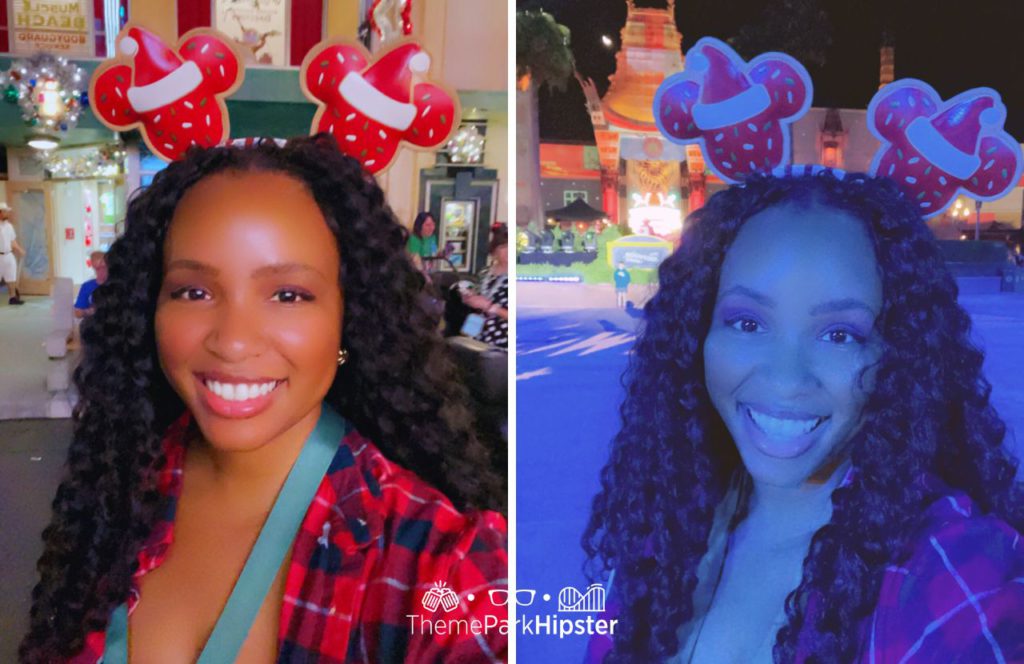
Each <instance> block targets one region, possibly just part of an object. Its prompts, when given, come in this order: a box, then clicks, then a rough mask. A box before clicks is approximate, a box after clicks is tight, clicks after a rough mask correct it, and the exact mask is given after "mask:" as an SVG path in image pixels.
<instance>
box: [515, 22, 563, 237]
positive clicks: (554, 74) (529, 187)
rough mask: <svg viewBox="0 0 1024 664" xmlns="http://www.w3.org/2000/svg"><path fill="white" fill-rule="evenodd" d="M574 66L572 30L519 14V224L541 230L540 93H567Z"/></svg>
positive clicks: (517, 33)
mask: <svg viewBox="0 0 1024 664" xmlns="http://www.w3.org/2000/svg"><path fill="white" fill-rule="evenodd" d="M574 68H575V62H574V61H573V57H572V51H571V50H570V49H569V28H567V27H565V26H564V25H559V24H558V23H557V22H555V19H554V17H553V16H551V14H548V13H546V12H544V11H543V10H538V11H520V12H517V13H516V78H517V79H518V80H517V85H516V118H517V124H518V125H519V126H518V127H517V128H516V220H517V224H519V225H522V224H523V222H524V220H525V222H526V224H527V225H529V226H532V227H533V228H534V230H536V231H538V232H539V230H540V229H542V228H543V223H542V222H543V206H542V204H541V198H540V124H539V121H538V118H537V93H538V91H539V90H540V88H541V87H542V86H545V85H547V86H549V87H550V88H553V89H556V90H557V89H564V88H565V84H566V82H567V81H568V80H569V77H570V76H571V75H572V73H573V71H574Z"/></svg>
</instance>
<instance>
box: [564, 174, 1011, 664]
mask: <svg viewBox="0 0 1024 664" xmlns="http://www.w3.org/2000/svg"><path fill="white" fill-rule="evenodd" d="M688 227H689V228H688V230H687V232H686V234H685V236H684V237H683V239H682V242H681V243H680V248H679V250H678V251H677V252H676V253H675V254H674V255H672V256H671V257H670V258H669V259H667V260H666V261H665V262H664V263H663V264H662V266H661V268H660V270H659V280H660V288H659V290H658V292H657V294H656V295H655V296H654V297H653V298H652V300H651V301H650V302H649V303H648V305H647V306H646V308H645V315H646V319H647V321H646V326H645V328H644V331H643V333H642V334H641V335H640V337H639V338H638V341H637V344H636V347H635V349H634V354H633V356H632V359H631V364H630V368H629V370H628V372H627V377H626V388H627V396H626V400H625V402H624V404H623V406H622V409H621V414H622V429H621V431H620V432H619V434H618V435H617V437H616V438H615V441H614V443H613V448H612V454H611V458H610V460H609V462H608V463H607V465H606V466H605V468H604V470H603V471H602V475H601V481H602V490H601V492H600V493H599V495H598V496H597V497H596V499H595V501H594V505H593V512H592V514H591V519H590V523H589V525H588V527H587V530H586V533H585V535H584V546H585V548H586V551H587V553H588V557H589V559H590V563H591V564H592V565H593V566H594V571H595V573H596V574H598V575H605V574H607V572H608V571H610V570H614V580H613V581H612V589H611V594H612V597H611V599H610V601H609V604H610V605H614V606H612V608H611V611H612V612H616V613H618V620H619V622H618V624H617V626H616V630H615V634H614V644H613V643H611V642H610V641H607V640H606V641H604V642H601V641H596V640H595V641H594V642H592V643H591V650H590V653H589V657H588V661H606V662H613V661H614V662H620V661H629V662H657V661H670V662H740V661H742V662H770V661H775V662H804V661H807V662H811V661H813V662H854V661H856V662H879V663H881V662H890V661H891V662H897V661H909V662H918V661H920V662H939V661H942V662H949V661H971V662H976V661H977V662H981V661H1007V662H1009V661H1021V659H1022V658H1024V586H1022V585H1021V584H1020V578H1022V577H1024V547H1022V546H1021V542H1020V538H1019V535H1018V531H1020V530H1022V529H1024V500H1022V498H1024V491H1022V486H1021V484H1020V483H1016V482H1015V480H1014V477H1015V471H1016V468H1017V460H1016V459H1015V458H1013V456H1012V455H1011V454H1010V452H1009V451H1008V450H1006V449H1005V448H1004V447H1003V439H1004V434H1005V430H1006V427H1005V425H1004V423H1003V421H1002V420H1001V419H1000V418H999V415H998V414H997V413H996V411H995V410H994V409H993V407H992V406H991V404H990V403H989V399H988V396H989V384H988V382H987V381H986V380H985V378H984V376H983V375H982V372H981V367H982V359H983V356H982V353H981V351H979V350H978V348H977V347H976V346H975V345H974V343H973V342H972V341H971V339H970V336H969V334H970V318H969V316H968V314H967V313H966V312H965V311H964V310H963V309H962V308H961V307H960V306H959V305H958V304H957V301H956V295H957V291H956V286H955V283H954V281H953V279H952V278H951V277H950V276H949V273H948V272H947V271H946V269H945V267H944V265H943V261H942V257H941V254H940V252H939V250H938V247H937V245H936V243H935V241H934V239H933V237H932V235H931V232H930V231H929V229H928V228H927V226H926V225H925V224H924V222H923V221H922V220H921V219H920V217H919V216H918V215H917V214H916V212H915V211H914V208H913V207H912V205H911V204H910V203H908V201H907V200H906V199H905V198H904V197H903V196H902V195H901V194H900V193H899V192H898V190H897V188H896V186H895V185H894V184H893V183H891V182H889V181H887V180H884V179H874V178H870V177H868V176H861V175H847V176H846V177H845V179H842V180H840V179H837V178H836V177H835V176H833V175H832V174H828V173H826V174H823V175H818V176H804V177H791V178H773V177H767V176H756V177H752V178H751V179H750V180H748V181H746V182H745V183H744V184H742V185H739V186H734V187H732V188H730V189H728V190H726V191H723V192H721V193H719V194H716V195H715V196H714V197H713V198H712V199H711V200H710V201H709V202H708V204H707V205H706V206H705V207H704V208H703V209H701V210H699V211H698V212H696V213H694V215H693V216H692V217H691V221H690V222H688Z"/></svg>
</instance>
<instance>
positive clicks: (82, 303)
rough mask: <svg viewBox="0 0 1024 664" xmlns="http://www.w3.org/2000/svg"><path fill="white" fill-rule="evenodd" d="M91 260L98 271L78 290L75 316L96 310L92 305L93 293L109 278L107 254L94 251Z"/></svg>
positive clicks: (90, 256) (78, 316)
mask: <svg viewBox="0 0 1024 664" xmlns="http://www.w3.org/2000/svg"><path fill="white" fill-rule="evenodd" d="M89 261H90V262H91V263H92V269H93V271H94V272H95V273H96V278H95V279H90V280H88V281H86V282H85V283H84V284H82V287H81V288H80V289H79V290H78V299H76V300H75V318H85V317H86V316H91V315H92V312H93V311H94V308H93V305H92V294H93V291H95V290H96V288H97V287H98V286H100V285H101V284H103V283H104V282H105V281H106V280H107V255H106V254H105V253H103V252H102V251H94V252H92V253H91V254H89Z"/></svg>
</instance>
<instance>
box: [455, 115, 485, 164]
mask: <svg viewBox="0 0 1024 664" xmlns="http://www.w3.org/2000/svg"><path fill="white" fill-rule="evenodd" d="M447 147H448V157H449V159H451V162H452V163H453V164H479V163H480V162H481V161H482V160H483V156H484V137H483V136H482V135H481V134H480V132H479V131H477V128H476V125H471V124H467V125H463V126H461V127H459V131H458V132H457V133H456V134H455V136H454V138H452V139H451V140H450V141H448V146H447Z"/></svg>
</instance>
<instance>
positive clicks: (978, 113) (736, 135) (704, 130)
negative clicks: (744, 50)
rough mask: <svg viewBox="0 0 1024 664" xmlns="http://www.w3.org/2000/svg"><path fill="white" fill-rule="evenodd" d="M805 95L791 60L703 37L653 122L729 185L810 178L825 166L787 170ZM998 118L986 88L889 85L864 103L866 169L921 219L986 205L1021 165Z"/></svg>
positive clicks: (662, 94)
mask: <svg viewBox="0 0 1024 664" xmlns="http://www.w3.org/2000/svg"><path fill="white" fill-rule="evenodd" d="M812 97H813V87H812V85H811V77H810V75H808V73H807V70H806V69H805V68H804V67H803V65H801V64H800V63H799V62H797V61H796V60H795V59H793V58H792V57H790V56H788V55H785V54H783V53H764V54H762V55H760V56H758V57H756V58H754V59H753V60H751V61H750V62H745V61H744V60H743V59H742V58H741V57H740V56H739V55H738V54H737V53H736V52H735V51H733V50H732V49H731V48H730V47H729V46H728V45H727V44H725V43H724V42H722V41H720V40H718V39H714V38H711V37H705V38H703V39H701V40H700V41H698V42H697V43H696V44H695V45H694V46H693V48H691V49H690V50H689V51H688V52H687V54H686V69H684V70H683V71H682V72H680V73H678V74H673V75H672V76H669V77H668V78H666V79H665V81H664V82H663V83H662V84H661V86H660V87H659V88H658V91H657V92H656V93H655V95H654V118H655V123H656V124H657V126H658V129H659V131H661V132H662V134H664V135H665V136H666V138H668V140H670V141H672V142H673V143H679V144H682V145H689V144H697V145H699V146H700V147H701V150H702V151H703V153H704V157H705V160H706V162H707V164H708V167H709V168H710V169H711V170H712V171H713V172H714V173H715V175H717V176H718V177H720V178H721V179H722V180H724V181H726V182H739V181H741V180H743V178H745V177H747V176H749V175H751V174H752V173H758V172H773V173H775V174H777V175H788V174H793V173H794V172H817V171H819V170H826V169H825V167H823V166H806V167H802V166H790V165H789V161H790V155H791V146H790V138H789V137H790V128H789V126H788V125H790V124H792V123H793V122H796V121H797V120H798V119H799V118H800V117H802V116H803V115H804V114H805V113H806V112H807V109H808V108H809V107H810V104H811V99H812ZM1005 120H1006V107H1005V106H1003V104H1002V101H1001V100H1000V98H999V94H998V93H996V91H995V90H992V89H990V88H974V89H972V90H968V91H967V92H964V93H962V94H959V95H957V96H956V97H953V98H952V99H949V100H947V101H945V102H944V101H942V98H941V97H939V95H938V93H937V92H935V90H934V89H933V88H932V87H931V86H930V85H928V84H927V83H925V82H923V81H918V80H915V79H903V80H900V81H897V82H895V83H891V84H889V85H887V86H885V87H884V88H882V89H881V90H879V91H878V93H876V94H875V96H874V98H873V99H872V100H871V103H870V104H869V105H868V113H867V122H868V128H869V129H870V130H871V133H872V134H873V135H874V136H875V137H876V138H878V140H879V141H881V143H882V145H881V147H880V148H879V150H878V152H877V153H876V155H875V157H874V160H873V161H872V163H871V168H870V170H869V173H870V174H871V175H880V176H884V177H888V178H890V179H892V180H893V181H894V182H896V184H897V185H899V186H900V188H901V189H903V192H904V194H905V195H906V196H907V197H908V198H909V199H910V200H911V201H913V202H915V204H916V205H917V208H918V210H919V211H920V213H921V215H922V216H923V217H925V218H927V217H931V216H934V215H937V214H940V213H941V212H942V211H944V210H945V209H946V208H948V207H949V205H950V204H951V203H952V202H953V200H954V199H955V198H956V196H957V195H958V194H959V193H960V192H961V191H964V192H966V193H967V194H968V195H969V196H970V197H972V198H976V199H979V200H983V201H989V200H995V199H997V198H1001V197H1002V196H1004V195H1005V194H1006V192H1007V191H1009V190H1010V189H1011V188H1012V187H1014V186H1015V185H1016V184H1017V182H1018V181H1019V180H1020V177H1021V170H1022V167H1024V156H1022V154H1021V147H1020V144H1019V143H1017V142H1016V141H1015V140H1014V139H1013V137H1012V136H1010V135H1009V134H1008V133H1006V132H1005V131H1004V130H1003V123H1004V121H1005ZM827 170H832V169H827ZM833 172H836V171H833ZM836 173H837V174H839V175H841V173H840V172H836Z"/></svg>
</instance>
